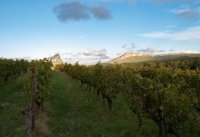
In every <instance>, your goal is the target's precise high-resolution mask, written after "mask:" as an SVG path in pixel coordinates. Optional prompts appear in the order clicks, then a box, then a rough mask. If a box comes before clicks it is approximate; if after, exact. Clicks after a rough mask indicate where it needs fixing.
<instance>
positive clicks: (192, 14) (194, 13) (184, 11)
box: [170, 7, 200, 20]
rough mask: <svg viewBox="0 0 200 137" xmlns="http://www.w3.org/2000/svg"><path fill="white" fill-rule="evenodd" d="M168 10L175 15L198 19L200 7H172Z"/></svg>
mask: <svg viewBox="0 0 200 137" xmlns="http://www.w3.org/2000/svg"><path fill="white" fill-rule="evenodd" d="M170 12H172V13H174V14H176V16H177V17H180V18H184V19H188V20H194V19H198V18H199V16H200V7H197V8H176V9H172V10H171V11H170Z"/></svg>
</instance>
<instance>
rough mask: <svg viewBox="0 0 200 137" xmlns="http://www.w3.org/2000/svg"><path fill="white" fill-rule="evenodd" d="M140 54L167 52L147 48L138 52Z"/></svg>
mask: <svg viewBox="0 0 200 137" xmlns="http://www.w3.org/2000/svg"><path fill="white" fill-rule="evenodd" d="M137 51H138V52H143V53H163V52H165V50H162V49H159V48H150V47H149V48H146V49H140V50H137Z"/></svg>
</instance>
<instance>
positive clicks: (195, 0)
mask: <svg viewBox="0 0 200 137" xmlns="http://www.w3.org/2000/svg"><path fill="white" fill-rule="evenodd" d="M145 1H149V2H153V3H160V4H163V3H179V4H183V3H200V0H145Z"/></svg>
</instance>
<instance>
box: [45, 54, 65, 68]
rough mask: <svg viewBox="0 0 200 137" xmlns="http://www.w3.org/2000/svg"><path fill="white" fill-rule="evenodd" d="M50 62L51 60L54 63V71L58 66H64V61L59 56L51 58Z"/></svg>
mask: <svg viewBox="0 0 200 137" xmlns="http://www.w3.org/2000/svg"><path fill="white" fill-rule="evenodd" d="M48 60H50V61H51V62H52V64H53V69H54V68H55V66H56V65H60V64H63V61H62V59H61V57H60V55H59V54H56V55H54V56H52V57H49V58H48Z"/></svg>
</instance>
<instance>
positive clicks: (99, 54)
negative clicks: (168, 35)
mask: <svg viewBox="0 0 200 137" xmlns="http://www.w3.org/2000/svg"><path fill="white" fill-rule="evenodd" d="M79 54H80V55H84V56H96V57H101V58H105V57H107V50H106V49H101V50H87V51H81V52H79Z"/></svg>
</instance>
